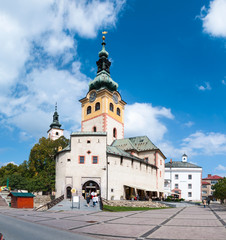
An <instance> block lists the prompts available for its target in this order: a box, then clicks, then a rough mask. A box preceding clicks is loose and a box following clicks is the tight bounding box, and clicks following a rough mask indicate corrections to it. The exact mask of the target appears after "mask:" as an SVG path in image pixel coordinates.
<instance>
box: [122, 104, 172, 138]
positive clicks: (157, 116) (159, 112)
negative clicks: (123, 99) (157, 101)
mask: <svg viewBox="0 0 226 240" xmlns="http://www.w3.org/2000/svg"><path fill="white" fill-rule="evenodd" d="M162 118H167V119H173V118H174V116H173V114H172V113H171V110H170V109H167V108H164V107H153V106H152V105H151V104H148V103H134V104H132V105H127V106H126V109H125V122H126V125H125V135H126V136H138V135H147V136H148V137H149V138H150V139H151V140H152V141H154V142H156V141H160V140H162V138H163V136H164V134H165V133H166V132H167V128H166V126H165V125H164V124H163V123H162V122H161V119H162Z"/></svg>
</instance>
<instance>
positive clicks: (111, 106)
mask: <svg viewBox="0 0 226 240" xmlns="http://www.w3.org/2000/svg"><path fill="white" fill-rule="evenodd" d="M110 110H111V111H112V112H114V105H113V104H112V103H110Z"/></svg>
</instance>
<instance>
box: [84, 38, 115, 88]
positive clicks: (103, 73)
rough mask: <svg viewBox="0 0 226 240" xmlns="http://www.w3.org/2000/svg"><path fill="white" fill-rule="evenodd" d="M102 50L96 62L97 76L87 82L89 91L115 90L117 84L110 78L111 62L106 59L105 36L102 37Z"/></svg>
mask: <svg viewBox="0 0 226 240" xmlns="http://www.w3.org/2000/svg"><path fill="white" fill-rule="evenodd" d="M102 39H103V42H102V50H101V51H100V52H99V60H98V61H97V62H96V64H97V76H96V77H95V78H94V80H93V81H91V82H90V83H89V91H91V90H93V89H95V90H100V89H103V88H106V89H108V90H110V91H117V89H118V84H117V83H116V82H115V81H113V80H112V78H111V75H110V66H111V62H110V61H109V60H108V55H109V54H108V52H107V51H106V49H105V45H106V43H105V41H104V40H105V37H104V36H103V37H102Z"/></svg>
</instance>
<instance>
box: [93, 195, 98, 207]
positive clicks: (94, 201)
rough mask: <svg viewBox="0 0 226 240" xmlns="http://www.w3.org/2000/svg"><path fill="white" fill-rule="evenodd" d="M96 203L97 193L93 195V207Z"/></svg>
mask: <svg viewBox="0 0 226 240" xmlns="http://www.w3.org/2000/svg"><path fill="white" fill-rule="evenodd" d="M97 203H98V197H97V195H95V196H94V197H93V207H95V206H96V204H97Z"/></svg>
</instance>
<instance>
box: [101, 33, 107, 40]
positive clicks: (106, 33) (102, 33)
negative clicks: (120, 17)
mask: <svg viewBox="0 0 226 240" xmlns="http://www.w3.org/2000/svg"><path fill="white" fill-rule="evenodd" d="M107 33H108V32H107V31H103V32H102V34H103V37H102V39H103V41H104V40H105V36H104V35H106V34H107Z"/></svg>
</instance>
